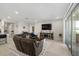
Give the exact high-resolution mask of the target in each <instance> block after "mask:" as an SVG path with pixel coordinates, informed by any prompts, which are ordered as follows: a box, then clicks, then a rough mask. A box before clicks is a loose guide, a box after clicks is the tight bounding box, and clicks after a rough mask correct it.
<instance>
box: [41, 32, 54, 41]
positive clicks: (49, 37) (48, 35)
mask: <svg viewBox="0 0 79 59" xmlns="http://www.w3.org/2000/svg"><path fill="white" fill-rule="evenodd" d="M40 36H42V37H44V38H47V39H52V40H53V33H40Z"/></svg>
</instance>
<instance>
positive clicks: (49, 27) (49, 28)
mask: <svg viewBox="0 0 79 59" xmlns="http://www.w3.org/2000/svg"><path fill="white" fill-rule="evenodd" d="M51 27H52V26H51V24H42V30H51Z"/></svg>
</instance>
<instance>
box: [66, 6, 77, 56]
mask: <svg viewBox="0 0 79 59" xmlns="http://www.w3.org/2000/svg"><path fill="white" fill-rule="evenodd" d="M65 43H66V44H67V46H68V48H69V49H70V51H71V53H72V55H74V56H79V5H77V6H76V7H75V9H74V10H73V11H72V12H71V14H70V15H69V17H68V18H67V20H66V21H65Z"/></svg>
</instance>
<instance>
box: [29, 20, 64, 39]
mask: <svg viewBox="0 0 79 59" xmlns="http://www.w3.org/2000/svg"><path fill="white" fill-rule="evenodd" d="M45 23H46V24H47V23H50V24H52V30H51V32H53V33H54V40H63V38H61V37H59V34H60V33H61V34H63V20H56V21H55V20H54V21H50V22H40V23H35V24H32V25H30V30H32V26H35V34H37V35H39V34H40V32H41V31H42V30H41V25H42V24H45ZM46 32H47V31H46Z"/></svg>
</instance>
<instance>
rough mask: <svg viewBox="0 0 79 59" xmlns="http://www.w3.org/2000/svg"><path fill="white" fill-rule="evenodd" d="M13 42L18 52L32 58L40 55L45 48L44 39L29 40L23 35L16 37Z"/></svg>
mask: <svg viewBox="0 0 79 59" xmlns="http://www.w3.org/2000/svg"><path fill="white" fill-rule="evenodd" d="M13 41H14V43H15V46H16V48H17V50H19V51H21V52H23V53H25V54H28V55H30V56H36V55H39V54H40V53H41V51H42V48H43V39H42V38H40V39H39V38H35V39H32V38H29V39H27V38H25V37H24V36H22V35H15V36H14V38H13Z"/></svg>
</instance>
